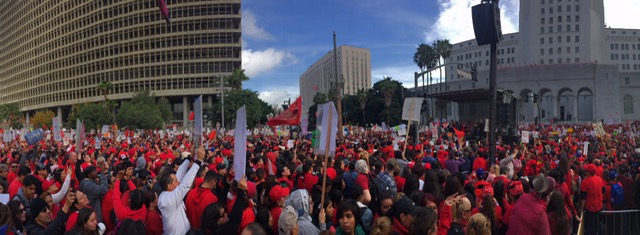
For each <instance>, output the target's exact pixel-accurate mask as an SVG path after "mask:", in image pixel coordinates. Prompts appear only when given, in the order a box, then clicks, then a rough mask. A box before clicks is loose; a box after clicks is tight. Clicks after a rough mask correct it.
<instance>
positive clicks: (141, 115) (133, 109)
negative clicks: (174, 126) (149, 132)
mask: <svg viewBox="0 0 640 235" xmlns="http://www.w3.org/2000/svg"><path fill="white" fill-rule="evenodd" d="M161 105H162V106H163V107H160V106H161ZM167 109H168V110H170V109H171V108H170V107H169V106H168V102H164V101H156V98H155V97H154V96H153V95H151V94H150V92H149V91H148V90H142V91H139V92H136V94H134V96H133V98H132V99H131V101H128V102H124V103H123V104H122V106H121V107H120V109H119V110H118V115H117V116H116V120H117V122H118V125H119V126H122V127H128V128H132V129H156V128H162V126H163V124H164V123H165V122H166V121H168V120H167V119H165V118H166V116H167V115H166V113H163V112H166V110H167ZM162 110H165V111H162Z"/></svg>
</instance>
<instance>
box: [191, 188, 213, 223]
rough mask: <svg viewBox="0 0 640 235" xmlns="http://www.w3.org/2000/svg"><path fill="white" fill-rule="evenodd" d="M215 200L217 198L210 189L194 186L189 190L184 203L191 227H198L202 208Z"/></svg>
mask: <svg viewBox="0 0 640 235" xmlns="http://www.w3.org/2000/svg"><path fill="white" fill-rule="evenodd" d="M216 202H218V198H217V197H216V195H214V194H213V192H211V189H208V188H201V187H196V188H194V189H191V190H190V191H189V193H188V194H187V200H186V201H185V204H184V205H185V207H186V212H187V218H188V219H189V221H191V227H192V228H200V222H201V218H202V212H204V208H206V207H207V206H208V205H210V204H211V203H216Z"/></svg>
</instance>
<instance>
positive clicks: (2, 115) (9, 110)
mask: <svg viewBox="0 0 640 235" xmlns="http://www.w3.org/2000/svg"><path fill="white" fill-rule="evenodd" d="M0 120H5V121H7V123H8V124H9V126H10V127H11V128H13V129H20V128H22V127H23V122H24V121H23V120H24V117H23V113H22V112H21V111H20V104H18V103H7V104H3V105H0Z"/></svg>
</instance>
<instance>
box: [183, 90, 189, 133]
mask: <svg viewBox="0 0 640 235" xmlns="http://www.w3.org/2000/svg"><path fill="white" fill-rule="evenodd" d="M188 125H189V99H188V98H187V96H183V97H182V127H187V126H188Z"/></svg>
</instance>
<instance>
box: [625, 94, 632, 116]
mask: <svg viewBox="0 0 640 235" xmlns="http://www.w3.org/2000/svg"><path fill="white" fill-rule="evenodd" d="M624 113H625V114H630V113H633V97H631V95H625V96H624Z"/></svg>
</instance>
